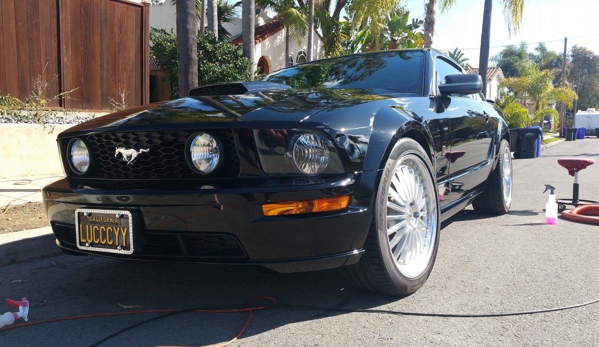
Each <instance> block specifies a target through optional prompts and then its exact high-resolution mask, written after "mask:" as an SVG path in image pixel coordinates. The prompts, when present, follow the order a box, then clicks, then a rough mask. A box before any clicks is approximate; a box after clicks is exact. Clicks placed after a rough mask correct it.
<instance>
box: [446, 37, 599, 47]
mask: <svg viewBox="0 0 599 347" xmlns="http://www.w3.org/2000/svg"><path fill="white" fill-rule="evenodd" d="M597 35H599V33H596V34H589V35H582V36H574V37H568V40H575V39H580V38H585V37H590V36H597ZM563 40H564V39H563V38H562V39H555V40H546V41H538V42H525V43H526V44H527V45H536V44H539V43H551V42H562V41H563ZM595 41H596V40H593V41H591V42H595ZM508 46H516V45H514V44H508V45H502V46H491V47H489V48H505V47H508ZM458 48H459V47H458ZM452 49H453V48H439V50H440V51H446V50H452ZM459 49H460V51H471V50H480V47H469V48H459Z"/></svg>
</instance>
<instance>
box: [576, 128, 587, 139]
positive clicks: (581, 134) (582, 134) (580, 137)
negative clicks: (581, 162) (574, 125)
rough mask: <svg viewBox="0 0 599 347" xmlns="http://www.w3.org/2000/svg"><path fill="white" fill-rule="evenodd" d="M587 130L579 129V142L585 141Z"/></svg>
mask: <svg viewBox="0 0 599 347" xmlns="http://www.w3.org/2000/svg"><path fill="white" fill-rule="evenodd" d="M586 132H587V129H586V128H578V133H576V138H577V139H579V140H584V136H585V135H586Z"/></svg>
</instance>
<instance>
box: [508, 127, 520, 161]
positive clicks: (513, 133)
mask: <svg viewBox="0 0 599 347" xmlns="http://www.w3.org/2000/svg"><path fill="white" fill-rule="evenodd" d="M519 138H520V129H510V150H511V151H512V152H516V153H518V152H520V144H519V143H518V140H519ZM514 155H516V154H514Z"/></svg>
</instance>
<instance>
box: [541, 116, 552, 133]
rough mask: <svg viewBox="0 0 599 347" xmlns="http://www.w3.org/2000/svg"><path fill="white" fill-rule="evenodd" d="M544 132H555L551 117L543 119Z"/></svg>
mask: <svg viewBox="0 0 599 347" xmlns="http://www.w3.org/2000/svg"><path fill="white" fill-rule="evenodd" d="M543 130H546V131H549V132H551V131H553V119H551V117H549V116H545V117H543Z"/></svg>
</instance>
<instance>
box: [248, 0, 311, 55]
mask: <svg viewBox="0 0 599 347" xmlns="http://www.w3.org/2000/svg"><path fill="white" fill-rule="evenodd" d="M257 4H258V6H260V7H262V8H271V9H273V10H274V11H275V12H277V13H278V14H279V16H280V17H281V18H282V19H283V25H284V26H285V58H286V59H285V66H289V59H288V58H289V56H290V55H291V53H290V49H289V44H290V42H291V41H292V40H293V41H295V42H297V43H298V44H299V45H301V44H302V40H303V39H304V37H305V36H306V33H307V32H308V22H307V19H306V15H305V14H304V12H303V10H305V9H306V8H305V7H304V8H299V7H297V6H296V4H295V0H258V2H257ZM308 49H310V45H309V44H308ZM308 53H309V52H308Z"/></svg>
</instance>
